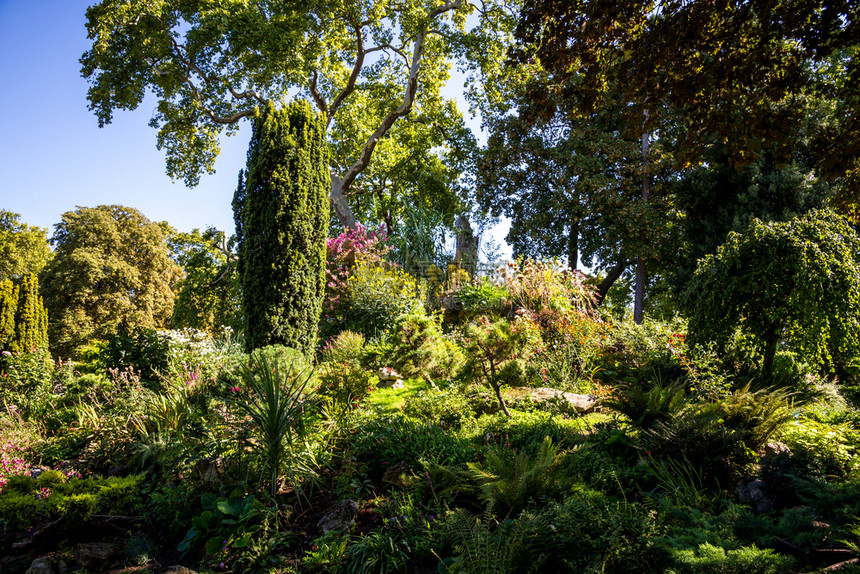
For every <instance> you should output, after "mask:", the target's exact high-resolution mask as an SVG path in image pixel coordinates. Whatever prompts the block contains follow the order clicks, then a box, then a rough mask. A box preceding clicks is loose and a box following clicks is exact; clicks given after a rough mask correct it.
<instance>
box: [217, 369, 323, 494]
mask: <svg viewBox="0 0 860 574" xmlns="http://www.w3.org/2000/svg"><path fill="white" fill-rule="evenodd" d="M311 374H312V373H310V372H309V373H308V374H307V375H305V374H304V373H299V374H297V375H294V374H293V369H292V367H290V368H289V369H287V370H286V372H284V371H281V369H280V368H279V367H278V364H277V361H274V362H270V361H269V359H268V357H266V355H265V354H264V353H252V354H251V357H250V359H249V361H248V364H247V365H242V366H241V367H240V369H239V377H240V380H241V383H242V385H243V386H244V387H245V390H246V392H245V393H243V394H242V395H241V398H237V399H234V400H232V401H231V402H232V403H233V404H234V405H235V406H236V407H237V408H238V409H239V410H240V411H242V412H243V413H244V414H246V415H247V416H248V417H249V418H250V419H251V424H252V425H253V428H254V431H255V432H256V434H257V435H258V438H259V442H258V443H256V446H255V448H256V449H257V450H258V451H259V453H260V455H261V457H262V459H263V461H264V466H265V470H266V471H268V473H269V480H270V483H269V487H270V489H271V494H272V498H273V499H274V498H275V495H276V494H277V489H278V474H279V471H280V465H281V460H282V459H283V458H284V455H285V452H286V451H285V443H286V445H287V446H292V442H293V438H294V435H299V436H301V435H303V434H304V420H303V418H302V414H303V399H302V392H303V391H304V389H305V387H306V386H307V384H308V381H309V380H310V378H311Z"/></svg>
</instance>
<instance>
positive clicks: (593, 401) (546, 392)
mask: <svg viewBox="0 0 860 574" xmlns="http://www.w3.org/2000/svg"><path fill="white" fill-rule="evenodd" d="M530 397H531V399H532V400H533V401H538V402H546V401H549V400H552V399H559V398H561V399H564V400H565V401H567V402H568V404H570V406H571V407H572V408H573V410H574V411H576V412H577V413H578V414H581V415H587V414H588V413H593V412H594V410H595V409H596V408H597V405H598V403H599V402H600V399H598V398H597V397H596V396H595V395H578V394H576V393H566V392H564V391H560V390H558V389H552V388H549V387H538V388H536V389H531V393H530Z"/></svg>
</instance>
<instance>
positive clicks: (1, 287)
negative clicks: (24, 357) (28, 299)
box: [0, 279, 18, 351]
mask: <svg viewBox="0 0 860 574" xmlns="http://www.w3.org/2000/svg"><path fill="white" fill-rule="evenodd" d="M17 310H18V286H17V285H15V284H14V283H12V281H11V280H10V279H6V280H5V281H2V282H0V350H2V351H8V350H9V344H10V343H11V342H12V339H13V337H14V336H15V312H16V311H17Z"/></svg>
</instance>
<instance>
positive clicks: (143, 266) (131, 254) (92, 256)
mask: <svg viewBox="0 0 860 574" xmlns="http://www.w3.org/2000/svg"><path fill="white" fill-rule="evenodd" d="M51 242H52V243H53V245H54V247H55V250H56V251H55V256H54V258H53V259H52V260H51V262H50V263H49V264H48V265H47V266H46V267H45V269H44V270H43V271H42V275H41V284H42V294H43V296H44V299H45V307H46V308H47V309H48V316H49V317H50V324H49V331H48V334H49V337H50V343H51V350H52V351H53V352H54V353H57V354H60V355H61V356H70V355H71V354H72V353H73V352H74V351H75V348H76V347H78V346H79V345H82V344H84V343H86V342H87V341H89V340H91V339H94V338H100V337H104V336H105V335H107V334H108V333H110V332H112V331H113V330H115V329H116V326H117V325H118V324H119V323H121V322H124V323H126V324H127V325H128V326H130V327H134V326H139V327H163V326H165V325H166V324H167V322H168V320H169V319H170V316H171V313H172V311H173V300H174V297H175V295H174V292H173V287H174V285H175V284H176V282H177V280H178V279H179V278H180V275H181V269H180V268H179V266H178V265H177V264H176V263H175V262H174V261H173V260H171V259H170V256H169V253H168V249H167V245H166V243H165V241H164V234H163V232H162V229H161V227H160V226H159V225H158V224H157V223H153V222H151V221H150V220H149V219H147V218H146V217H145V216H144V215H143V214H141V213H140V212H139V211H137V210H136V209H133V208H131V207H124V206H121V205H100V206H98V207H78V208H77V209H76V210H75V211H68V212H66V213H64V214H63V215H62V221H61V222H60V223H58V224H57V225H56V226H55V230H54V236H53V238H52V239H51Z"/></svg>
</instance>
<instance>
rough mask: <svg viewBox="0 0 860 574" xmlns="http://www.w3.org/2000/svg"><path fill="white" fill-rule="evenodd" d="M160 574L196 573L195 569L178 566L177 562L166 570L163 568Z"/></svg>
mask: <svg viewBox="0 0 860 574" xmlns="http://www.w3.org/2000/svg"><path fill="white" fill-rule="evenodd" d="M162 574H197V571H196V570H192V569H190V568H186V567H185V566H179V565H178V564H177V565H175V566H171V567H170V568H168V569H167V570H165V571H164V572H163V573H162Z"/></svg>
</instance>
